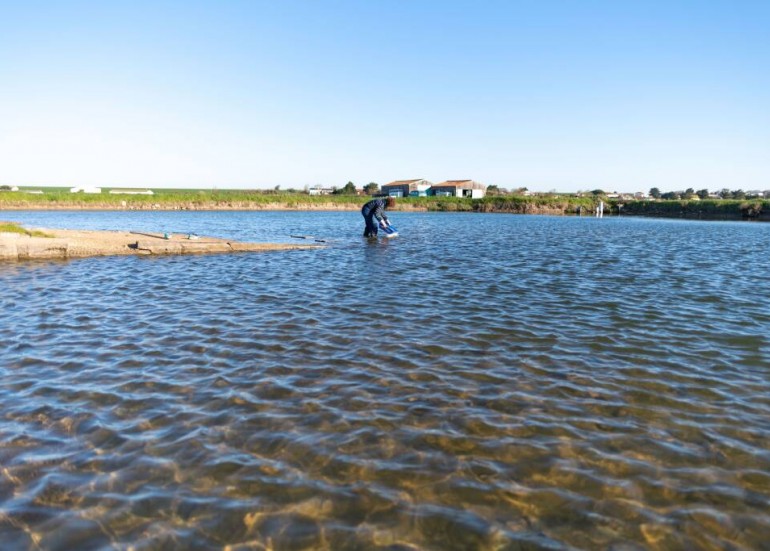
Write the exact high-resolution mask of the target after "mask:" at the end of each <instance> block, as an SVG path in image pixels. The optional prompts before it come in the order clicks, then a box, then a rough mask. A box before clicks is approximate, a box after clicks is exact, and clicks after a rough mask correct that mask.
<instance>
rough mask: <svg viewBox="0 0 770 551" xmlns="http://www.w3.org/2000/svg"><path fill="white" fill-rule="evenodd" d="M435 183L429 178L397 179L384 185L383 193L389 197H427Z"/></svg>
mask: <svg viewBox="0 0 770 551" xmlns="http://www.w3.org/2000/svg"><path fill="white" fill-rule="evenodd" d="M432 185H433V184H432V183H431V182H429V181H428V180H424V179H422V178H418V179H416V180H396V181H395V182H390V183H389V184H385V185H384V186H382V194H383V195H387V196H389V197H425V196H426V195H428V190H429V189H430V188H431V186H432Z"/></svg>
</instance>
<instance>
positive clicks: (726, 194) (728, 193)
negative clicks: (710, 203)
mask: <svg viewBox="0 0 770 551" xmlns="http://www.w3.org/2000/svg"><path fill="white" fill-rule="evenodd" d="M732 194H733V192H732V191H730V190H729V189H727V188H726V187H724V188H722V189H721V191H720V192H719V196H720V197H721V198H722V199H729V198H730V197H731V196H732Z"/></svg>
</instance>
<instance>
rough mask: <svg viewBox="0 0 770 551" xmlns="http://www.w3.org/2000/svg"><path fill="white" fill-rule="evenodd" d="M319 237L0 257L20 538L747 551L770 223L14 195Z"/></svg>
mask: <svg viewBox="0 0 770 551" xmlns="http://www.w3.org/2000/svg"><path fill="white" fill-rule="evenodd" d="M2 218H5V219H12V220H16V221H19V222H23V223H27V224H29V225H41V226H49V227H69V228H86V229H132V230H142V231H180V232H197V233H200V234H207V235H221V236H230V237H236V238H240V239H250V240H258V241H292V239H291V238H290V237H289V236H290V235H292V234H313V235H315V236H317V237H319V238H323V239H325V240H327V241H328V245H329V246H328V248H326V249H324V250H320V251H291V252H273V253H264V254H238V255H224V256H200V257H158V258H144V257H142V258H135V257H112V258H90V259H80V260H73V261H66V262H32V263H13V264H4V265H0V289H1V291H0V307H1V308H2V317H1V318H0V330H1V331H2V338H3V340H2V343H3V344H2V347H0V403H1V404H2V409H1V410H0V541H2V542H3V548H8V549H17V548H18V549H26V548H38V547H39V548H43V549H75V548H77V549H89V548H94V549H98V548H128V547H129V546H135V548H137V549H168V548H180V549H216V548H222V547H225V546H228V545H230V546H232V548H242V549H246V548H256V549H262V548H267V549H333V550H337V549H437V550H439V549H442V550H443V549H562V548H579V549H603V548H606V549H623V550H627V549H727V548H730V549H761V548H766V546H767V534H769V533H770V474H769V473H770V446H769V445H768V442H769V441H770V338H769V337H768V335H770V295H769V294H768V292H767V290H768V289H770V271H768V269H767V267H768V260H767V259H768V253H769V252H770V225H767V224H750V223H730V222H719V223H705V222H682V221H661V220H649V219H617V218H605V219H603V220H596V219H592V218H548V217H537V216H512V215H479V214H404V213H394V214H393V216H392V218H393V221H394V223H395V224H396V226H397V227H398V229H399V231H400V232H401V236H400V237H399V238H397V239H394V240H390V241H385V240H383V241H380V242H378V243H367V242H366V241H365V240H363V239H361V238H360V232H361V231H362V229H363V224H362V223H361V220H360V215H359V214H357V213H355V212H347V213H299V212H288V213H265V212H248V213H246V212H243V213H241V212H210V213H208V212H176V213H162V212H126V213H123V212H118V213H114V212H111V213H99V212H89V213H82V212H6V213H5V214H3V215H2Z"/></svg>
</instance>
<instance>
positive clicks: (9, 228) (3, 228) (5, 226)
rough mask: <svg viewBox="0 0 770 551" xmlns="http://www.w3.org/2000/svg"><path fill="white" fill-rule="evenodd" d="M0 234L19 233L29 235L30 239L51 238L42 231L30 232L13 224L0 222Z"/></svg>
mask: <svg viewBox="0 0 770 551" xmlns="http://www.w3.org/2000/svg"><path fill="white" fill-rule="evenodd" d="M0 233H19V234H21V235H29V236H30V237H53V236H51V235H48V234H47V233H45V232H42V231H37V230H32V231H30V230H28V229H25V228H22V227H21V226H19V225H18V224H14V223H13V222H0Z"/></svg>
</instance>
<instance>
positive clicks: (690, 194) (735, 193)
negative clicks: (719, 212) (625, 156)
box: [650, 187, 770, 200]
mask: <svg viewBox="0 0 770 551" xmlns="http://www.w3.org/2000/svg"><path fill="white" fill-rule="evenodd" d="M650 197H652V198H654V199H663V200H678V199H684V200H689V199H693V198H695V197H698V198H699V199H716V198H719V199H769V198H770V191H757V192H750V193H749V192H745V191H743V190H742V189H737V190H730V189H728V188H722V189H721V190H719V191H718V192H716V193H715V194H712V193H711V192H709V190H708V189H699V190H698V191H695V190H694V189H693V188H691V187H690V188H687V189H686V190H684V191H667V192H665V193H664V192H661V191H660V189H659V188H656V187H654V188H651V189H650Z"/></svg>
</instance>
